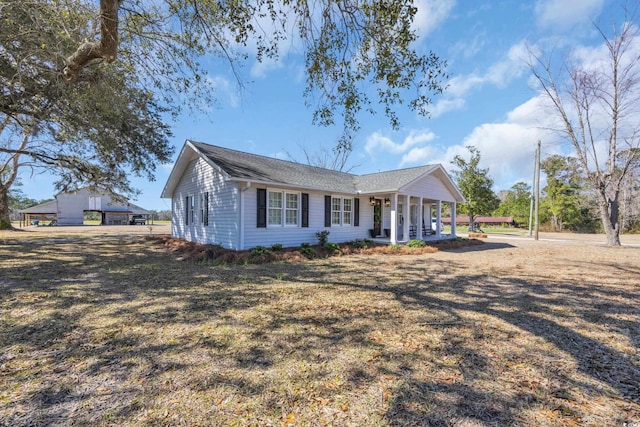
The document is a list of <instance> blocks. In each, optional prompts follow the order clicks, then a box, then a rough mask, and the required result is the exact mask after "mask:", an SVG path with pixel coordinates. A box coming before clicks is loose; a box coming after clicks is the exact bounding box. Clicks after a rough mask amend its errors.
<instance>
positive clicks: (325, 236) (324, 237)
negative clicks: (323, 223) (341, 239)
mask: <svg viewBox="0 0 640 427" xmlns="http://www.w3.org/2000/svg"><path fill="white" fill-rule="evenodd" d="M316 237H317V238H318V243H320V246H324V244H325V243H327V241H329V230H323V231H318V232H317V233H316Z"/></svg>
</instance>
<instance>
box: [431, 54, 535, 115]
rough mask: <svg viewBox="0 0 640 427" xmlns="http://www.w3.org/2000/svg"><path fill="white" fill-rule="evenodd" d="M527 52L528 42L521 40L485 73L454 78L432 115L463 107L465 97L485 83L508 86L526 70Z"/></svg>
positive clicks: (501, 86) (502, 86)
mask: <svg viewBox="0 0 640 427" xmlns="http://www.w3.org/2000/svg"><path fill="white" fill-rule="evenodd" d="M526 54H527V47H526V44H525V42H524V41H521V42H519V43H517V44H515V45H513V46H511V48H509V51H508V52H507V53H506V55H505V57H504V59H502V60H501V61H499V62H496V63H495V64H493V65H491V66H490V67H489V68H488V69H487V70H486V72H485V73H483V74H478V73H471V74H467V75H460V76H456V77H454V78H452V79H451V80H450V81H449V83H448V84H449V87H448V88H447V90H446V91H445V92H444V95H443V96H442V97H441V98H440V100H439V101H438V103H437V104H436V106H435V109H434V111H433V112H432V115H433V116H434V117H437V116H440V115H442V114H444V113H446V112H449V111H454V110H459V109H461V108H462V107H464V106H465V100H464V97H465V96H466V95H467V94H469V93H470V92H471V91H473V90H477V89H479V88H481V87H482V86H484V85H487V84H489V85H492V86H495V87H498V88H504V87H506V86H508V85H509V84H510V83H511V82H512V81H513V80H515V79H517V78H519V77H520V76H521V75H522V73H523V72H524V71H525V69H526V66H525V62H524V59H525V58H526Z"/></svg>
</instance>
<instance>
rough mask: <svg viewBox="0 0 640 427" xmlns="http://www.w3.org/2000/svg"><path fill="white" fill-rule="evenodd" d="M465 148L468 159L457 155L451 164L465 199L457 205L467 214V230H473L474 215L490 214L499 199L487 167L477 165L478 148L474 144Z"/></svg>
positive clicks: (478, 161) (478, 157) (478, 159)
mask: <svg viewBox="0 0 640 427" xmlns="http://www.w3.org/2000/svg"><path fill="white" fill-rule="evenodd" d="M467 149H468V150H469V153H470V154H471V157H470V159H469V160H466V159H465V158H463V157H462V156H460V155H457V156H455V157H454V159H453V161H452V162H451V164H453V165H454V166H455V167H456V169H454V170H453V175H454V177H455V179H456V183H457V184H458V187H459V188H460V191H462V195H463V196H464V198H465V199H466V202H464V203H460V204H458V205H457V206H458V209H459V210H460V212H461V213H465V214H467V215H469V230H470V231H473V229H474V224H475V218H476V216H478V215H489V214H491V213H492V212H493V211H494V210H495V209H496V208H497V207H498V205H499V203H500V200H499V199H498V198H497V197H496V195H495V193H494V192H493V190H492V187H493V180H492V179H491V177H489V169H481V168H480V167H479V163H480V158H481V157H480V150H478V149H477V148H476V147H474V146H467Z"/></svg>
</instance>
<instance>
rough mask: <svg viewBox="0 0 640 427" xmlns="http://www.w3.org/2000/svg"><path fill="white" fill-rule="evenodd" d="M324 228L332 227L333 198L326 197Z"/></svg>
mask: <svg viewBox="0 0 640 427" xmlns="http://www.w3.org/2000/svg"><path fill="white" fill-rule="evenodd" d="M324 226H325V227H331V196H324Z"/></svg>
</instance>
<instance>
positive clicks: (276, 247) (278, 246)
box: [271, 243, 282, 252]
mask: <svg viewBox="0 0 640 427" xmlns="http://www.w3.org/2000/svg"><path fill="white" fill-rule="evenodd" d="M271 250H272V251H274V252H277V251H281V250H282V243H274V244H273V245H271Z"/></svg>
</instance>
